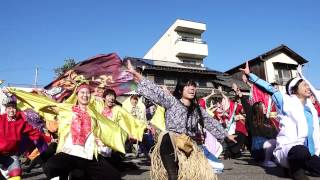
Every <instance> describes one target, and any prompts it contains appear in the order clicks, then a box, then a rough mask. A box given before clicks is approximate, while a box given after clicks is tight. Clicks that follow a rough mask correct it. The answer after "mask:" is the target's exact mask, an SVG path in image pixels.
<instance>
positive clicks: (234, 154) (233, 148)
mask: <svg viewBox="0 0 320 180" xmlns="http://www.w3.org/2000/svg"><path fill="white" fill-rule="evenodd" d="M235 135H237V137H236V138H235V139H236V141H237V143H234V142H233V141H230V140H228V139H227V140H226V149H225V157H226V158H229V157H230V158H238V157H241V148H242V146H243V145H244V144H246V141H247V137H246V135H244V134H243V133H241V132H239V131H236V133H235Z"/></svg>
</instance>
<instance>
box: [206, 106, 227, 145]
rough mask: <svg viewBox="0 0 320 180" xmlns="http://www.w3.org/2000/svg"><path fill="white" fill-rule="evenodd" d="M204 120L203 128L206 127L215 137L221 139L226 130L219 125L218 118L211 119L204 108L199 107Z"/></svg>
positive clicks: (225, 134) (224, 135)
mask: <svg viewBox="0 0 320 180" xmlns="http://www.w3.org/2000/svg"><path fill="white" fill-rule="evenodd" d="M201 113H202V117H203V121H204V128H205V129H207V130H208V131H209V132H210V133H211V134H212V135H213V136H214V137H215V138H217V139H220V140H223V139H224V138H225V137H226V136H227V135H228V133H227V131H225V130H224V128H223V127H222V126H221V124H220V123H219V121H218V120H216V119H213V118H212V117H211V116H210V115H209V114H208V113H207V112H206V111H205V110H203V109H202V108H201Z"/></svg>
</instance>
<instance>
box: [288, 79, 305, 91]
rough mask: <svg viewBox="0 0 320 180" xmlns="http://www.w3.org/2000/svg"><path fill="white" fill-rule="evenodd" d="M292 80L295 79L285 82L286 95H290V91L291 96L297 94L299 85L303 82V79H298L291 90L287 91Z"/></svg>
mask: <svg viewBox="0 0 320 180" xmlns="http://www.w3.org/2000/svg"><path fill="white" fill-rule="evenodd" d="M293 79H295V78H292V79H290V80H289V81H288V82H287V84H286V92H287V94H288V95H289V94H290V93H289V92H290V91H292V93H291V94H297V92H298V87H299V84H300V83H301V82H302V81H303V79H300V80H299V81H298V82H297V83H296V84H295V85H294V86H293V87H292V88H291V89H289V84H290V83H291V81H292V80H293Z"/></svg>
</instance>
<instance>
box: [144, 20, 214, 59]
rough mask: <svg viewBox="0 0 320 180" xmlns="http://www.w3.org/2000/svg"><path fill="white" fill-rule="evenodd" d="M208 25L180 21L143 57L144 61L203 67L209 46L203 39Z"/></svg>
mask: <svg viewBox="0 0 320 180" xmlns="http://www.w3.org/2000/svg"><path fill="white" fill-rule="evenodd" d="M205 30H206V24H204V23H199V22H192V21H187V20H181V19H178V20H176V21H175V22H174V24H172V25H171V26H170V27H169V29H168V30H167V31H166V32H165V33H164V34H163V35H162V37H161V38H160V39H159V40H158V42H156V43H155V44H154V45H153V47H152V48H151V49H150V50H149V51H148V52H147V53H146V55H145V56H144V57H143V58H144V59H153V60H162V61H170V62H175V63H188V64H195V65H203V59H204V58H206V57H207V56H208V45H207V43H206V42H205V41H204V40H203V39H202V34H203V33H204V31H205Z"/></svg>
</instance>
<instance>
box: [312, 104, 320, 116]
mask: <svg viewBox="0 0 320 180" xmlns="http://www.w3.org/2000/svg"><path fill="white" fill-rule="evenodd" d="M313 105H314V108H316V110H317V112H318V117H320V104H319V103H318V101H316V102H315V103H314V104H313Z"/></svg>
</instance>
